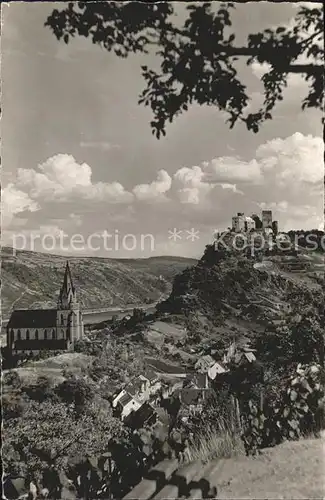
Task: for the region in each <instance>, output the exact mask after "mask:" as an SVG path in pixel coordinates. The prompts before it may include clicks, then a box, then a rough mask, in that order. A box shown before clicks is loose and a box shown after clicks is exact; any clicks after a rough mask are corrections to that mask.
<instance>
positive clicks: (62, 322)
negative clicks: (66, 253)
mask: <svg viewBox="0 0 325 500" xmlns="http://www.w3.org/2000/svg"><path fill="white" fill-rule="evenodd" d="M56 327H57V338H59V339H62V338H64V339H66V340H67V341H68V345H71V344H72V345H73V343H74V341H75V340H79V339H80V338H82V336H83V321H82V313H81V311H80V305H79V302H78V301H77V296H76V290H75V288H74V286H73V281H72V276H71V271H70V267H69V262H68V261H67V264H66V268H65V272H64V278H63V284H62V287H61V290H60V295H59V299H58V304H57V320H56Z"/></svg>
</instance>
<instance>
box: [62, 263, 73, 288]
mask: <svg viewBox="0 0 325 500" xmlns="http://www.w3.org/2000/svg"><path fill="white" fill-rule="evenodd" d="M70 288H71V290H72V292H74V286H73V282H72V276H71V271H70V266H69V261H67V264H66V266H65V272H64V278H63V286H62V289H63V290H66V291H67V292H68V291H69V289H70Z"/></svg>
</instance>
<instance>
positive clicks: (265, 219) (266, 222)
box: [262, 210, 272, 229]
mask: <svg viewBox="0 0 325 500" xmlns="http://www.w3.org/2000/svg"><path fill="white" fill-rule="evenodd" d="M262 224H263V229H266V228H272V210H262Z"/></svg>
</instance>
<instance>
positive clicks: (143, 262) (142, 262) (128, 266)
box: [2, 247, 196, 317]
mask: <svg viewBox="0 0 325 500" xmlns="http://www.w3.org/2000/svg"><path fill="white" fill-rule="evenodd" d="M66 259H67V258H66V257H63V256H58V255H50V254H42V253H37V252H29V251H17V254H16V256H15V257H14V256H13V255H12V249H10V248H6V247H4V248H2V314H3V317H7V316H8V313H9V311H10V309H11V308H12V307H15V308H27V307H43V306H45V304H46V305H48V306H49V307H52V306H54V305H55V304H56V300H57V296H58V292H59V288H60V286H61V282H62V279H63V273H64V266H65V263H66ZM69 262H70V264H71V270H72V273H73V279H74V283H75V285H76V287H77V289H78V295H79V299H80V302H81V303H82V304H83V307H84V308H97V307H98V308H100V307H110V306H123V305H126V304H143V303H144V302H145V301H153V302H154V301H156V300H158V299H159V298H160V297H161V295H162V294H165V293H166V292H168V291H169V289H170V287H171V283H172V281H173V278H174V276H175V275H176V274H178V273H180V272H182V271H183V270H184V269H185V268H186V267H188V266H191V265H193V264H194V263H195V262H196V261H195V260H194V259H186V258H184V259H183V258H181V257H152V258H148V259H106V258H98V257H93V258H92V257H71V258H69Z"/></svg>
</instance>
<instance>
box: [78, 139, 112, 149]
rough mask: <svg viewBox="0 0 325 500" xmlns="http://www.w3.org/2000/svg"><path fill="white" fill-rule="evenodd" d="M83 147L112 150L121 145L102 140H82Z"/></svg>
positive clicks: (81, 145)
mask: <svg viewBox="0 0 325 500" xmlns="http://www.w3.org/2000/svg"><path fill="white" fill-rule="evenodd" d="M80 147H81V148H95V149H102V150H103V151H111V150H112V149H120V147H121V146H119V145H118V144H111V143H110V142H105V141H100V142H87V141H81V142H80Z"/></svg>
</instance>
